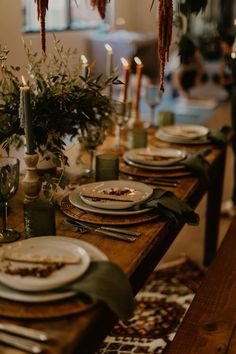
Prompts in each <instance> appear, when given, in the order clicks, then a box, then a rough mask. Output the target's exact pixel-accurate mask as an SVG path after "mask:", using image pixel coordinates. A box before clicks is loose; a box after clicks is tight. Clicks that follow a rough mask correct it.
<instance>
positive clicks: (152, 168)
mask: <svg viewBox="0 0 236 354" xmlns="http://www.w3.org/2000/svg"><path fill="white" fill-rule="evenodd" d="M123 159H124V161H125V162H126V163H127V164H128V165H130V166H133V167H137V168H141V169H142V170H150V171H163V172H164V171H175V170H177V171H179V170H184V169H185V166H184V165H181V163H177V164H176V165H170V166H151V165H145V164H142V163H138V162H134V161H131V160H130V159H128V158H127V155H126V153H124V155H123Z"/></svg>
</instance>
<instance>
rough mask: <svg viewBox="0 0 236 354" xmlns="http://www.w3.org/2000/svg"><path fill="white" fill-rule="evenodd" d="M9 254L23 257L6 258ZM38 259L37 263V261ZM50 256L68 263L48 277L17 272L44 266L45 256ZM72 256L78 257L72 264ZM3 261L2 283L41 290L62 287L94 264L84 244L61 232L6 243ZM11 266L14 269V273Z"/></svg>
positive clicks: (20, 288) (19, 288) (17, 287)
mask: <svg viewBox="0 0 236 354" xmlns="http://www.w3.org/2000/svg"><path fill="white" fill-rule="evenodd" d="M7 255H8V257H10V258H12V259H15V260H16V259H18V260H19V261H15V260H7V259H4V257H7ZM58 257H59V258H58ZM24 258H25V261H24ZM34 259H35V260H36V262H37V263H36V262H33V260H34ZM47 259H51V260H55V263H56V262H57V260H58V262H60V261H62V262H63V260H64V261H65V262H66V264H65V265H63V267H62V268H59V269H57V270H54V271H53V272H52V273H51V274H50V275H48V276H46V277H37V276H35V275H27V276H22V275H20V274H15V273H17V272H18V271H20V272H23V271H24V269H35V267H36V268H37V267H40V264H41V265H42V264H45V261H44V262H43V260H47ZM59 259H60V261H59ZM30 260H31V261H32V262H30ZM40 260H41V263H40ZM67 260H68V261H67ZM71 260H74V264H72V263H70V264H69V262H71ZM67 262H68V263H67ZM0 264H1V272H0V282H1V283H3V284H5V285H7V286H8V287H11V288H13V289H16V290H20V291H31V292H38V291H47V290H52V289H55V288H58V287H61V286H63V285H65V284H67V283H69V282H71V281H73V280H75V279H77V278H78V277H80V276H81V275H82V274H84V272H85V271H86V270H87V268H88V266H89V264H90V257H89V255H88V253H87V251H86V250H85V249H84V248H83V247H81V246H79V245H75V244H74V243H73V242H70V240H69V239H68V238H65V239H63V240H62V239H58V237H57V236H54V237H50V238H49V237H48V238H47V239H45V238H44V237H35V238H29V239H26V240H22V241H17V242H15V243H14V244H10V245H7V246H5V247H4V249H3V252H2V261H1V263H0ZM9 269H10V270H11V272H10V273H9ZM39 269H40V268H39Z"/></svg>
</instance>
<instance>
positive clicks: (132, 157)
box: [125, 147, 187, 166]
mask: <svg viewBox="0 0 236 354" xmlns="http://www.w3.org/2000/svg"><path fill="white" fill-rule="evenodd" d="M186 156H187V153H186V151H183V150H179V149H168V148H167V149H166V148H154V147H148V148H140V149H132V150H129V151H127V152H126V153H125V158H126V159H128V160H129V161H133V162H137V163H141V164H143V165H148V166H171V165H173V164H176V163H178V162H180V161H182V160H183V159H185V158H186Z"/></svg>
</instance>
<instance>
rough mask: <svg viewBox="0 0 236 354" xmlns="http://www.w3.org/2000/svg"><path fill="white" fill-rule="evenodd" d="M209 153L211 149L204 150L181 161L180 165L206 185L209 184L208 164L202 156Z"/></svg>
mask: <svg viewBox="0 0 236 354" xmlns="http://www.w3.org/2000/svg"><path fill="white" fill-rule="evenodd" d="M210 151H211V149H204V150H202V151H200V152H198V153H197V154H193V155H190V156H189V157H188V158H187V159H185V160H183V161H181V164H182V165H184V166H185V167H186V168H187V169H188V170H189V171H191V172H193V174H194V175H196V176H198V177H199V178H201V179H202V180H204V181H205V182H206V183H207V184H208V183H209V174H208V171H209V163H208V161H207V160H206V159H205V158H204V156H205V155H207V154H208V153H209V152H210Z"/></svg>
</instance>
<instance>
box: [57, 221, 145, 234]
mask: <svg viewBox="0 0 236 354" xmlns="http://www.w3.org/2000/svg"><path fill="white" fill-rule="evenodd" d="M63 222H64V223H65V224H68V223H69V224H71V225H75V226H77V227H79V229H80V230H81V232H86V231H87V229H85V228H84V226H82V222H81V221H77V220H73V219H64V220H63ZM85 225H88V226H89V224H85ZM90 226H92V227H94V228H96V229H100V230H106V231H114V232H118V233H121V234H125V235H130V236H136V237H138V236H140V235H141V232H138V231H133V230H127V229H124V228H121V227H110V226H98V225H94V224H93V225H90Z"/></svg>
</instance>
